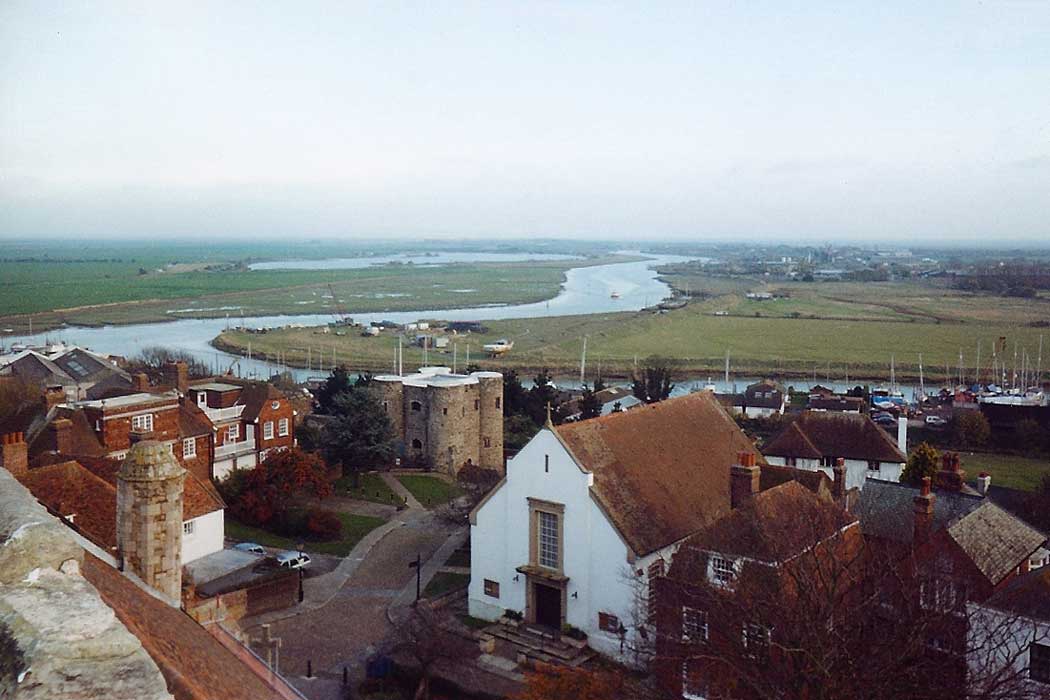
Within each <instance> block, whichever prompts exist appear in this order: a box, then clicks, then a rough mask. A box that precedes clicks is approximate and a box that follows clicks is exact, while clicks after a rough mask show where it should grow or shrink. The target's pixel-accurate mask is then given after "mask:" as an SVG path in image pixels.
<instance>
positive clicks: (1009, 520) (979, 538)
mask: <svg viewBox="0 0 1050 700" xmlns="http://www.w3.org/2000/svg"><path fill="white" fill-rule="evenodd" d="M948 535H949V536H950V537H951V538H952V539H953V540H955V543H956V544H958V545H959V547H961V548H962V550H963V551H964V552H966V554H967V555H968V556H969V557H970V559H971V560H972V561H973V563H974V564H976V565H977V568H978V569H980V570H981V573H983V574H984V575H985V577H986V578H987V579H988V580H989V581H990V582H991V583H992V584H993V585H994V584H998V583H999V582H1000V581H1002V580H1003V579H1004V578H1005V577H1006V575H1007V574H1009V573H1010V572H1011V571H1013V570H1014V568H1015V567H1016V566H1017V565H1018V564H1019V563H1021V562H1023V561H1024V560H1025V559H1027V558H1028V557H1029V555H1030V554H1031V553H1032V552H1034V551H1035V550H1037V549H1039V548H1040V547H1041V546H1042V545H1043V543H1044V542H1046V535H1045V534H1043V533H1041V532H1039V531H1037V530H1034V529H1033V528H1031V527H1029V526H1028V525H1027V524H1025V523H1024V522H1023V521H1021V520H1019V519H1018V518H1015V517H1014V516H1012V515H1010V514H1009V513H1007V512H1006V511H1005V510H1003V509H1002V508H1000V507H999V506H997V505H995V504H994V503H990V502H988V501H985V502H984V503H983V504H981V506H980V507H979V508H975V509H974V510H972V511H970V512H969V513H968V514H966V515H965V516H963V517H962V518H961V519H960V520H959V521H957V522H955V523H952V524H951V525H949V526H948Z"/></svg>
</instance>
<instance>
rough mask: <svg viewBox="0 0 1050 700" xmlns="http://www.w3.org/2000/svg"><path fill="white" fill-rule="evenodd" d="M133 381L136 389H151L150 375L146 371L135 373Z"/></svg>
mask: <svg viewBox="0 0 1050 700" xmlns="http://www.w3.org/2000/svg"><path fill="white" fill-rule="evenodd" d="M131 382H132V386H133V387H134V389H135V391H149V376H148V375H147V374H146V373H145V372H139V373H138V374H135V375H133V376H132V377H131Z"/></svg>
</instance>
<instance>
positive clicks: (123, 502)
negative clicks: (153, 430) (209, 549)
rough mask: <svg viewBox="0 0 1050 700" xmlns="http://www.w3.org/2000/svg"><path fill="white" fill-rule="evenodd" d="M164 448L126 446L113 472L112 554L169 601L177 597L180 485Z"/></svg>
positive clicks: (151, 443)
mask: <svg viewBox="0 0 1050 700" xmlns="http://www.w3.org/2000/svg"><path fill="white" fill-rule="evenodd" d="M185 476H186V472H185V470H184V469H183V468H182V467H181V466H179V463H178V462H177V461H176V460H175V456H174V455H172V454H171V452H170V451H169V450H168V447H167V445H164V444H161V443H159V442H157V441H155V440H142V441H141V442H137V443H135V444H134V445H132V446H131V449H130V450H129V451H128V456H127V458H126V459H125V460H124V463H123V464H122V465H121V467H120V471H119V472H118V473H117V550H118V556H120V557H121V558H123V560H124V566H125V567H126V569H127V570H130V571H131V572H133V573H134V574H135V575H137V576H138V577H139V578H141V579H142V580H143V581H145V582H146V583H147V584H149V585H150V586H152V587H153V588H155V589H157V590H158V591H160V592H161V593H164V594H165V595H167V596H168V597H170V598H172V599H173V600H180V598H181V595H182V482H183V479H184V478H185Z"/></svg>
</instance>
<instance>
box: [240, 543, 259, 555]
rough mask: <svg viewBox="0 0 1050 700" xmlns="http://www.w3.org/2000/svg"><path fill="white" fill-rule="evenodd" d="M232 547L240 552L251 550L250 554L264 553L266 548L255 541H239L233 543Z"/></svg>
mask: <svg viewBox="0 0 1050 700" xmlns="http://www.w3.org/2000/svg"><path fill="white" fill-rule="evenodd" d="M233 548H234V549H238V550H240V551H242V552H251V553H252V554H266V550H265V549H263V548H262V545H261V544H256V543H255V542H240V543H238V544H235V545H233Z"/></svg>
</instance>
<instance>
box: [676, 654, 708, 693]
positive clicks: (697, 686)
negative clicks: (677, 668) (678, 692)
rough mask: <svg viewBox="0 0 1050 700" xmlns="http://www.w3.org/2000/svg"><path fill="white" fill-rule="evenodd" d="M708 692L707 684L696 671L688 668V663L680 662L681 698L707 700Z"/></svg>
mask: <svg viewBox="0 0 1050 700" xmlns="http://www.w3.org/2000/svg"><path fill="white" fill-rule="evenodd" d="M709 692H710V691H709V690H708V688H707V683H706V682H705V681H704V679H703V678H701V677H700V674H699V673H698V672H697V670H696V669H691V668H689V662H687V661H684V662H682V697H683V698H685V699H686V700H707V694H708V693H709Z"/></svg>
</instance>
